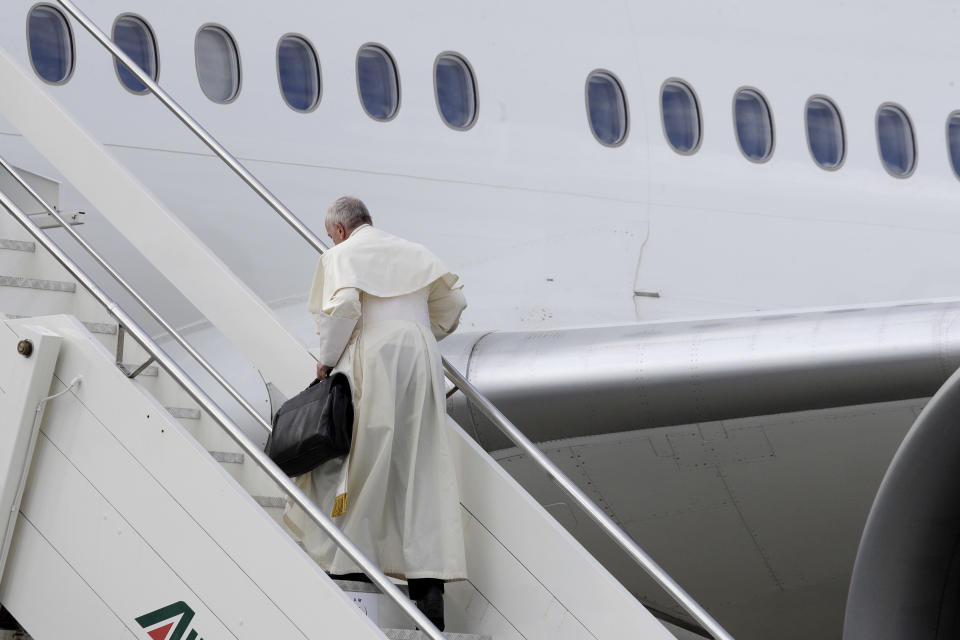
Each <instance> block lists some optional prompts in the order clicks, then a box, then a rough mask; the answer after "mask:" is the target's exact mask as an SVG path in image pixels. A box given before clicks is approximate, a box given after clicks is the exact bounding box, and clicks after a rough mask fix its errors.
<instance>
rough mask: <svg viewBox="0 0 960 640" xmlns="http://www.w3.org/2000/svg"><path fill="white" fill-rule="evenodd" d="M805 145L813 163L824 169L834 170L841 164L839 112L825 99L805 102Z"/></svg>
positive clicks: (842, 147)
mask: <svg viewBox="0 0 960 640" xmlns="http://www.w3.org/2000/svg"><path fill="white" fill-rule="evenodd" d="M807 145H808V146H809V147H810V154H811V155H812V156H813V160H814V162H816V163H817V165H819V166H820V167H822V168H824V169H836V168H837V167H839V166H840V164H841V163H842V162H843V155H844V136H843V121H842V120H841V119H840V111H839V110H838V109H837V107H836V106H835V105H834V104H833V103H832V102H831V101H830V100H828V99H826V98H810V100H809V101H808V102H807Z"/></svg>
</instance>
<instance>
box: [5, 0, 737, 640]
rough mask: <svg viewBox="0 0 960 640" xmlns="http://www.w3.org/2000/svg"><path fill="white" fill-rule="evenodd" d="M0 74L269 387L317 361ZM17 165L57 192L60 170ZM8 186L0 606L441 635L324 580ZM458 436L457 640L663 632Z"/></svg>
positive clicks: (161, 212)
mask: <svg viewBox="0 0 960 640" xmlns="http://www.w3.org/2000/svg"><path fill="white" fill-rule="evenodd" d="M63 4H64V6H67V5H68V3H63ZM151 84H152V83H151ZM0 86H2V87H4V91H3V92H0V114H2V115H3V117H4V118H6V119H7V120H8V121H10V122H11V123H12V124H13V125H14V126H16V127H17V128H18V129H19V130H20V132H21V133H22V134H23V136H24V137H25V139H27V140H28V141H29V142H30V143H31V144H32V145H33V146H34V148H35V149H36V150H37V151H38V152H39V153H40V154H42V155H43V156H44V157H45V158H46V159H47V160H48V161H49V162H50V163H51V164H52V165H54V166H55V167H56V168H57V169H58V171H59V172H60V173H61V174H62V175H63V176H65V177H66V178H67V179H68V180H69V181H70V182H71V184H72V186H73V187H75V188H76V189H78V190H79V191H80V192H81V193H83V194H84V196H85V197H86V198H87V199H88V200H89V201H90V202H92V203H93V204H94V205H95V206H96V207H97V208H98V209H99V211H100V212H101V213H102V214H103V216H104V217H105V218H107V219H108V220H110V222H111V223H112V224H113V225H114V226H115V227H116V228H117V229H118V230H119V231H120V232H121V233H123V234H124V235H125V236H126V238H127V239H128V240H129V241H130V242H131V243H132V244H133V245H134V246H135V247H136V248H137V249H138V250H139V251H140V252H141V253H142V254H143V255H144V256H145V257H146V258H147V259H148V260H150V261H151V262H152V263H153V264H154V265H155V266H156V267H157V268H158V269H159V270H160V271H161V272H162V273H163V274H164V275H165V276H166V277H167V278H168V279H169V280H170V281H171V282H172V283H173V284H174V285H175V286H176V287H177V288H178V289H179V290H180V291H181V293H183V294H184V295H185V296H186V297H187V298H188V299H189V300H190V301H191V302H192V303H193V304H194V305H195V306H196V307H197V308H198V309H199V310H200V311H201V312H203V313H204V314H205V315H206V316H207V318H208V319H209V320H210V321H211V322H212V323H213V324H214V325H215V326H217V328H218V329H219V330H220V331H221V332H222V333H223V334H224V335H225V336H226V337H227V338H228V339H229V340H230V341H231V342H232V343H233V344H234V345H235V346H236V348H237V349H238V350H239V351H241V352H242V353H243V354H244V355H245V356H246V357H247V358H248V359H249V360H250V361H251V362H253V363H254V364H255V365H256V366H257V367H258V368H259V369H260V370H261V372H262V374H263V376H264V378H265V379H266V380H267V381H269V382H270V383H272V384H273V385H275V386H276V388H278V389H279V390H280V392H281V393H283V394H285V395H287V396H290V395H293V394H294V393H296V392H297V391H298V390H299V389H300V388H301V387H302V386H303V384H304V381H303V380H301V379H300V376H299V374H298V372H300V371H305V370H306V371H310V370H311V369H312V366H313V363H314V361H313V359H312V357H311V356H310V354H309V353H308V352H307V351H306V349H305V348H304V346H303V345H302V344H300V343H299V342H298V341H297V340H296V339H295V338H294V337H293V336H292V335H291V334H290V333H289V332H287V330H286V329H285V328H284V327H283V326H282V325H281V324H280V323H279V322H278V321H277V319H276V318H275V317H274V316H273V314H272V312H271V311H270V309H269V307H267V305H265V304H264V303H263V302H262V301H261V300H259V299H258V298H257V297H256V296H255V295H254V294H253V293H252V292H251V291H250V290H249V288H247V287H246V286H244V284H243V283H242V282H240V281H239V280H238V279H237V278H236V277H235V276H234V275H233V274H232V273H231V272H230V271H229V270H228V269H227V268H226V266H225V265H224V264H223V263H222V262H220V261H219V260H218V259H217V258H216V257H215V256H214V255H213V254H212V253H211V252H210V250H209V249H207V247H205V246H204V245H203V244H202V243H201V242H200V241H199V240H198V239H197V238H196V237H195V236H194V235H193V234H192V233H191V232H190V231H189V230H187V228H186V227H185V226H184V225H183V224H182V223H180V221H179V220H178V219H177V218H176V216H175V215H174V214H173V213H172V212H170V211H168V210H167V209H166V208H165V207H164V206H163V204H162V203H160V202H159V201H158V200H157V199H156V197H155V196H153V195H152V194H151V193H150V192H149V191H148V190H147V189H146V188H145V187H144V186H143V185H141V184H140V183H139V182H138V181H137V180H136V179H135V178H134V177H133V176H132V175H131V174H130V173H129V172H128V171H126V170H125V169H124V168H123V167H122V166H121V165H120V164H119V163H118V162H117V161H116V160H115V159H114V158H113V157H112V156H111V155H110V154H109V153H108V152H107V151H106V150H105V149H104V148H103V146H102V145H100V144H99V143H98V142H97V141H96V140H95V139H93V138H92V137H91V136H90V135H89V134H88V133H87V132H85V131H84V130H83V128H82V127H81V126H79V125H78V124H77V123H76V122H74V121H73V120H72V118H71V117H70V115H69V114H68V113H66V111H65V110H64V109H63V108H62V107H61V106H60V105H58V104H57V102H56V101H55V99H54V98H53V97H52V96H51V95H50V93H49V91H48V89H47V88H46V87H44V86H43V85H42V84H41V83H39V82H38V81H37V80H35V79H34V78H33V77H32V75H31V74H29V73H27V72H25V71H24V70H23V69H22V68H21V67H20V66H19V65H18V63H17V62H16V60H15V59H14V57H12V56H11V55H10V54H8V53H7V52H6V51H3V50H2V49H0ZM0 155H2V149H0ZM0 173H3V172H0ZM27 178H28V181H29V182H30V183H31V185H32V186H33V188H34V189H36V190H37V191H38V192H39V194H40V195H41V196H42V197H43V198H44V200H46V201H47V202H48V203H49V204H50V205H55V204H56V185H55V184H54V183H52V182H51V181H49V180H46V179H43V178H41V177H39V176H27ZM0 200H3V201H4V208H5V209H6V211H2V210H0V313H4V314H6V315H4V316H2V317H0V424H3V425H4V426H5V429H4V431H3V432H2V435H0V480H2V481H3V482H4V484H3V485H2V487H0V498H2V499H3V500H5V502H3V503H2V504H0V506H3V507H5V508H6V510H5V511H4V514H3V517H2V518H0V525H3V526H4V527H6V531H7V534H6V535H5V537H4V544H5V545H9V553H8V554H7V555H6V556H0V572H2V573H0V602H2V603H3V605H4V606H5V607H6V608H7V609H9V610H10V611H11V612H12V613H13V615H14V616H16V618H17V619H18V621H19V622H20V623H21V624H22V625H23V626H24V627H25V628H26V630H27V632H28V633H29V634H30V636H31V637H33V638H36V639H37V640H52V639H54V638H57V639H59V638H65V637H83V638H87V637H89V638H93V637H96V638H105V639H106V638H131V637H132V638H152V639H153V640H179V639H180V638H185V639H186V640H198V639H199V638H206V639H207V640H214V639H219V638H257V639H260V638H311V639H312V638H326V637H339V638H351V639H353V638H383V637H389V638H420V637H423V638H426V637H434V638H437V637H438V636H436V635H430V634H431V633H433V634H435V633H436V632H435V631H434V632H431V631H430V630H429V629H428V628H427V627H426V626H425V627H424V631H417V630H416V629H415V625H414V624H413V622H412V621H411V620H410V618H409V617H408V615H407V613H406V612H405V611H404V608H403V606H402V605H401V604H398V602H401V601H400V600H398V601H394V600H393V599H392V598H391V597H388V596H389V595H390V594H387V595H383V594H381V593H379V591H381V590H382V589H377V588H374V587H373V586H372V585H366V584H364V583H359V584H357V583H341V584H336V583H334V582H333V581H332V580H330V579H329V578H328V577H327V576H326V575H325V574H324V573H323V572H322V571H321V570H320V569H319V568H318V567H317V566H316V565H315V564H314V563H313V562H312V560H310V558H309V557H308V556H307V555H306V554H305V553H304V552H303V550H302V549H301V548H300V547H299V546H298V544H297V541H296V540H295V539H294V538H293V537H291V535H290V533H289V532H288V531H286V530H285V529H284V528H283V527H282V526H281V524H280V516H281V514H282V511H283V507H284V505H285V504H286V501H287V496H288V493H289V490H288V488H286V487H280V486H278V484H277V482H276V481H275V479H274V478H276V476H274V477H273V478H272V477H271V472H270V467H269V465H265V464H264V463H263V462H262V460H261V459H260V457H259V456H255V457H251V454H252V453H253V454H257V453H258V452H257V451H253V450H252V449H251V448H249V447H247V446H245V445H244V444H243V443H242V442H241V441H239V440H238V439H237V437H236V433H238V432H239V430H237V429H236V427H235V425H232V424H231V423H230V421H229V419H227V418H226V417H225V416H224V415H223V414H222V412H220V411H219V409H218V408H217V407H216V406H215V405H213V404H212V403H211V402H210V401H209V398H205V397H203V396H201V395H198V394H197V393H196V392H195V391H191V388H192V387H191V386H190V385H191V384H192V381H190V380H189V379H187V377H186V376H185V374H184V373H183V371H182V370H180V369H179V368H178V367H176V365H175V363H172V362H171V363H166V364H165V363H164V360H163V357H162V355H163V354H162V353H161V352H160V349H159V347H157V345H156V344H155V343H153V342H152V341H150V340H149V339H148V338H146V337H145V336H142V338H144V339H141V338H138V339H141V341H142V342H143V345H142V346H141V345H140V344H137V342H136V341H134V340H129V339H126V340H125V339H124V334H125V332H127V331H136V330H137V327H135V326H134V324H135V323H133V322H132V319H130V318H129V317H128V316H127V315H126V314H125V312H123V310H121V309H119V308H117V307H116V305H115V304H112V303H110V301H108V300H104V299H103V297H102V296H101V295H98V294H97V292H96V291H94V292H93V293H91V291H88V290H87V287H85V286H81V284H83V281H82V278H85V277H86V276H81V272H79V270H78V269H77V268H76V266H75V265H72V264H67V265H66V266H65V265H64V264H62V263H65V260H64V259H63V258H62V256H55V255H52V254H51V251H54V252H55V251H56V243H53V242H51V241H50V240H49V238H48V237H47V236H45V235H44V234H43V232H42V231H41V230H40V229H39V228H34V229H33V230H32V231H28V230H27V229H26V228H25V227H24V226H23V224H22V220H21V221H18V220H17V219H15V218H14V217H13V216H12V215H6V213H7V212H10V213H11V214H16V213H17V212H20V213H21V214H23V213H25V214H27V215H29V216H30V217H31V218H37V219H38V220H36V221H35V222H37V226H38V227H49V228H51V229H55V228H56V227H57V226H62V225H60V223H59V222H56V221H55V219H54V221H53V222H51V221H50V220H48V219H46V218H45V216H47V215H49V214H46V213H45V212H44V211H43V209H42V207H41V208H38V203H37V202H36V200H35V199H33V198H30V197H28V196H26V195H25V194H24V193H23V192H22V190H18V189H17V188H16V186H15V184H14V183H13V182H11V179H10V178H9V177H8V176H6V175H0ZM34 214H39V215H34ZM50 217H51V218H52V216H50ZM40 220H42V221H43V223H42V224H40ZM67 222H68V224H75V223H78V222H79V220H78V219H72V220H67ZM65 231H66V230H64V229H60V230H56V231H54V233H63V232H65ZM41 245H43V246H41ZM168 246H176V247H177V252H176V255H171V253H170V252H169V251H167V250H166V247H168ZM198 276H202V277H198ZM78 279H79V280H80V281H79V282H78ZM101 293H102V292H101ZM118 318H120V319H121V322H120V323H118ZM120 325H124V326H123V329H122V330H121V329H120V328H119V327H120ZM24 340H30V341H31V343H32V344H33V345H34V352H33V354H31V355H29V357H26V356H25V355H24V354H23V353H22V351H23V349H18V347H19V346H20V345H21V343H22V341H24ZM153 358H159V360H160V363H159V364H155V363H153V362H152V359H153ZM143 365H146V368H143ZM138 371H139V373H138V374H137V375H136V376H135V377H129V374H131V373H135V372H138ZM61 392H62V395H60V396H59V397H57V398H55V399H51V400H49V401H48V402H47V403H46V405H45V410H43V411H42V412H40V411H38V407H39V408H41V409H43V408H44V405H43V404H41V401H42V400H43V399H44V398H46V397H47V396H49V395H52V394H56V393H61ZM35 417H36V419H34V418H35ZM6 425H16V428H15V429H13V428H10V429H8V428H7V427H6ZM231 427H232V429H233V430H232V431H231ZM228 431H229V432H230V433H233V434H234V435H228ZM450 434H451V442H452V446H453V448H454V454H455V458H456V460H457V467H458V471H459V473H460V487H461V492H462V496H461V504H462V507H463V509H462V514H463V522H464V531H465V537H466V546H467V562H468V574H469V580H467V581H464V582H457V583H451V584H448V585H447V592H446V617H447V629H449V630H450V631H451V633H449V634H447V637H449V638H464V639H466V638H470V639H476V640H480V639H481V638H490V639H491V640H520V639H522V638H527V639H531V640H532V639H544V640H546V639H547V638H549V639H551V640H553V639H563V640H567V639H569V640H575V639H576V640H580V639H583V640H587V639H606V638H609V639H611V640H612V639H614V638H617V639H618V640H619V638H622V637H623V636H624V635H628V636H630V637H635V638H643V639H644V640H647V639H667V638H670V637H672V636H671V634H670V632H668V631H667V630H666V628H665V627H664V626H663V625H662V624H661V623H660V622H659V621H658V620H657V619H656V618H654V617H653V616H652V615H651V614H650V613H649V612H648V611H647V610H646V609H645V608H644V607H643V606H642V605H641V604H640V603H639V602H637V600H636V599H635V598H634V597H633V596H632V595H631V594H630V593H629V592H627V590H626V589H624V588H623V587H622V586H621V585H620V584H619V583H618V582H617V581H616V580H615V579H614V578H613V577H612V576H610V574H609V573H608V572H607V571H606V570H605V569H604V568H603V567H602V566H601V565H600V564H599V563H598V562H597V561H596V560H595V559H594V558H593V557H591V556H590V555H589V554H588V553H587V552H586V551H585V550H584V549H583V548H582V547H581V546H580V545H579V544H578V543H577V542H576V541H575V540H574V539H573V538H572V537H571V536H570V535H569V534H568V533H567V532H566V531H565V530H564V529H563V528H562V527H561V526H560V525H559V524H558V523H557V522H555V521H554V520H553V518H552V517H551V516H550V515H549V514H548V513H547V512H546V511H545V510H544V509H543V508H542V507H541V506H540V505H539V504H537V503H536V502H535V501H534V500H533V499H532V498H531V497H530V496H529V495H528V494H527V493H526V492H525V491H524V490H523V488H522V487H520V486H519V485H518V484H517V483H516V482H515V481H514V480H513V479H512V478H511V477H510V476H509V475H508V474H507V473H506V472H505V471H504V470H503V469H502V468H501V467H500V466H499V465H498V464H497V463H496V462H495V461H494V460H492V459H491V458H490V457H489V456H488V455H487V454H486V453H485V452H484V451H483V450H482V449H481V448H480V447H479V446H478V445H477V444H476V443H475V442H474V441H473V440H472V439H471V438H470V437H469V436H468V435H467V434H466V433H464V432H463V431H462V430H461V429H460V428H459V427H458V426H457V425H456V424H455V423H453V422H452V421H451V422H450ZM34 449H35V451H33V450H34ZM11 509H12V510H11ZM4 548H6V547H4ZM4 559H5V560H6V561H5V562H4ZM371 577H373V578H374V580H378V579H382V575H380V578H377V576H374V575H372V576H371ZM661 584H667V585H668V586H671V583H670V582H669V581H668V580H667V579H665V578H664V579H663V580H661ZM381 585H382V583H381ZM382 586H384V587H385V588H386V587H389V586H390V585H389V584H387V585H382ZM374 591H376V592H374ZM388 591H389V589H388ZM677 591H678V593H679V594H680V595H679V596H678V599H679V600H680V601H681V602H682V604H683V606H685V607H688V610H691V609H694V608H695V603H693V605H691V604H690V603H691V602H692V600H690V601H689V602H688V601H686V600H684V598H687V599H688V600H689V597H688V596H686V594H684V593H683V592H682V590H679V588H677ZM394 595H396V594H394ZM407 606H409V605H407ZM704 616H705V617H704V618H703V620H705V621H706V623H705V626H708V627H710V623H711V622H712V619H710V618H709V616H708V615H706V614H705V613H704ZM713 624H715V623H713ZM716 628H719V627H718V626H717V627H716ZM711 631H712V633H713V634H714V636H715V637H728V636H726V635H725V634H724V633H723V632H722V630H720V632H719V633H717V632H716V631H715V630H713V628H711Z"/></svg>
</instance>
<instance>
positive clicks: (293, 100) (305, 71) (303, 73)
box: [277, 36, 320, 111]
mask: <svg viewBox="0 0 960 640" xmlns="http://www.w3.org/2000/svg"><path fill="white" fill-rule="evenodd" d="M277 72H278V73H279V75H280V90H281V92H282V93H283V99H284V100H286V101H287V104H289V105H290V106H291V107H293V108H294V109H297V110H299V111H309V110H310V109H313V108H314V107H315V106H316V105H317V102H319V100H320V65H319V63H318V62H317V56H316V54H315V53H314V51H313V47H311V46H310V45H309V44H308V43H307V42H306V41H305V40H303V39H302V38H297V37H292V36H291V37H287V38H284V39H283V40H281V41H280V46H279V47H278V48H277Z"/></svg>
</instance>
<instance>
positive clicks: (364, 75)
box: [357, 45, 400, 120]
mask: <svg viewBox="0 0 960 640" xmlns="http://www.w3.org/2000/svg"><path fill="white" fill-rule="evenodd" d="M357 89H358V91H359V92H360V103H361V104H362V105H363V109H364V111H366V112H367V115H369V116H370V117H371V118H373V119H374V120H389V119H391V118H393V116H395V115H396V114H397V109H398V108H399V106H400V80H399V79H398V77H397V66H396V65H395V64H394V62H393V58H392V57H390V54H389V53H387V51H386V49H383V48H382V47H378V46H375V45H367V46H365V47H362V48H361V49H360V51H359V52H358V53H357Z"/></svg>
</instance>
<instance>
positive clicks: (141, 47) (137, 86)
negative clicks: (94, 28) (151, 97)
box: [113, 16, 158, 93]
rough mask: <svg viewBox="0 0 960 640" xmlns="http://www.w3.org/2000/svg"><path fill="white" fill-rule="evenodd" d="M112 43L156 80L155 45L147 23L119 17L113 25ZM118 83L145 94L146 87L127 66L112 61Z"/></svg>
mask: <svg viewBox="0 0 960 640" xmlns="http://www.w3.org/2000/svg"><path fill="white" fill-rule="evenodd" d="M113 41H114V42H116V43H117V46H118V47H120V49H122V50H123V52H124V53H125V54H127V55H128V56H130V57H131V58H132V59H133V61H134V62H136V63H137V65H138V66H139V67H140V68H141V69H143V70H144V72H145V73H146V74H147V75H148V76H150V77H151V78H153V79H154V80H156V79H157V71H158V63H157V43H156V40H155V39H154V37H153V32H152V31H151V30H150V27H149V26H147V23H146V22H144V21H143V20H141V19H140V18H137V17H136V16H120V17H119V18H117V21H116V22H115V23H114V25H113ZM114 64H115V65H116V67H117V76H118V77H119V78H120V82H121V83H122V84H123V86H125V87H126V88H127V89H129V90H130V91H133V92H134V93H146V91H147V86H146V85H145V84H143V83H142V82H140V81H139V80H138V79H137V77H136V76H135V75H134V74H133V73H132V72H131V71H130V70H129V69H127V66H126V65H125V64H123V63H122V62H120V61H119V60H117V59H114Z"/></svg>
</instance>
